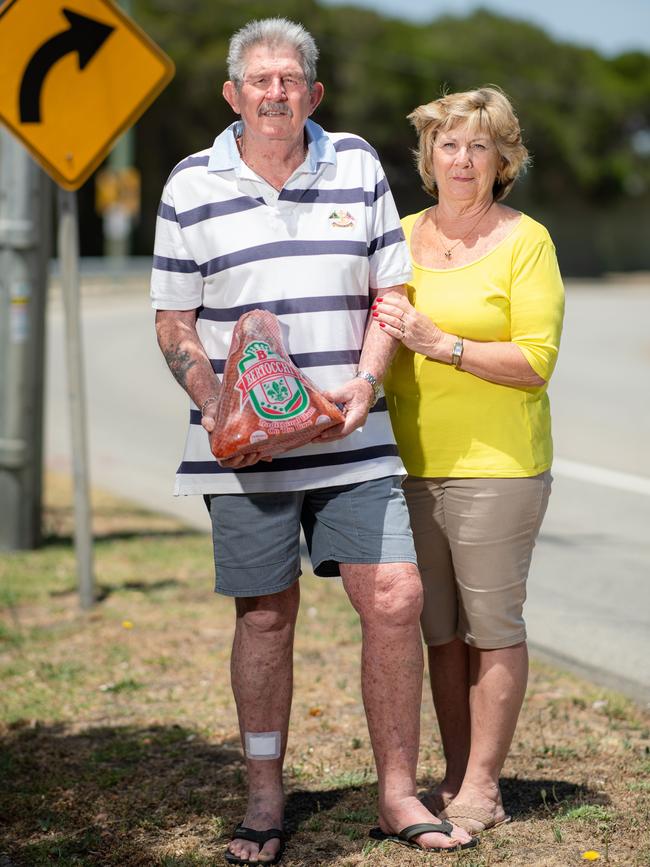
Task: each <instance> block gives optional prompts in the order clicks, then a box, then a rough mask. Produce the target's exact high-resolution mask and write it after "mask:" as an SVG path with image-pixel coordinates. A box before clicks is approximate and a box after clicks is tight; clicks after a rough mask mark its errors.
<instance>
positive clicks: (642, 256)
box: [134, 0, 650, 273]
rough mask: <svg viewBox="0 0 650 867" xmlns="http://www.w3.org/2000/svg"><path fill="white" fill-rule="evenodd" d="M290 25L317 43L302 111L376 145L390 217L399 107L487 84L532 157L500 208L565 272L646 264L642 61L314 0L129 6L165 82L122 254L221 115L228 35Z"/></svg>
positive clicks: (145, 140) (407, 136) (400, 134)
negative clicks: (523, 223) (506, 104)
mask: <svg viewBox="0 0 650 867" xmlns="http://www.w3.org/2000/svg"><path fill="white" fill-rule="evenodd" d="M269 14H273V15H283V16H287V17H289V18H292V19H294V20H298V21H301V22H302V23H304V24H305V26H306V27H307V28H308V29H309V30H310V31H311V32H312V33H313V35H314V37H315V38H316V41H317V43H318V45H319V47H320V50H321V59H320V63H319V78H320V80H321V81H323V82H324V84H325V88H326V96H325V101H324V103H323V104H322V105H321V107H320V108H319V109H318V112H317V114H316V117H315V119H316V120H317V121H318V122H319V123H321V124H322V125H323V126H324V127H325V128H326V129H332V130H348V131H352V132H356V133H359V134H360V135H363V136H364V137H366V138H367V139H368V140H369V141H371V142H372V144H373V145H374V146H375V147H376V148H377V149H378V151H379V153H380V156H381V158H382V161H383V164H384V166H385V168H386V171H387V174H388V177H389V180H390V182H391V185H392V187H393V191H394V193H395V196H396V199H397V202H398V206H399V208H400V211H401V212H402V213H408V212H411V211H413V210H416V209H419V208H422V207H425V206H426V205H427V204H428V202H429V200H428V199H427V197H426V195H425V194H424V193H423V192H422V190H421V189H420V182H419V178H418V176H417V175H416V173H415V171H414V168H413V160H412V157H411V151H412V149H413V147H414V146H415V144H416V140H415V135H414V132H413V130H412V128H411V127H410V124H409V123H408V121H407V120H406V115H407V114H408V113H409V112H410V111H411V110H412V109H413V108H414V107H415V106H416V105H419V104H421V103H423V102H428V101H430V100H432V99H436V98H437V97H438V96H440V95H441V93H442V92H444V91H456V90H467V89H470V88H474V87H476V86H479V85H481V84H488V83H491V84H497V85H499V86H500V87H502V88H503V89H504V90H505V91H506V93H508V95H509V96H510V97H511V99H512V101H513V103H514V105H515V107H516V109H517V112H518V114H519V117H520V120H521V124H522V127H523V130H524V137H525V141H526V143H527V146H528V147H529V150H530V152H531V154H532V157H533V164H532V168H531V169H530V170H529V172H528V174H527V176H526V177H525V178H524V179H523V180H522V181H520V182H519V183H518V185H517V186H516V187H515V192H514V193H513V196H512V204H513V205H514V206H517V207H521V208H523V209H524V210H526V211H527V212H528V213H530V214H531V215H532V216H534V217H537V218H539V219H541V220H542V221H543V222H545V223H546V225H547V226H549V228H550V229H551V231H552V233H553V235H554V238H555V240H556V245H557V247H558V250H559V253H560V258H561V261H562V264H563V266H564V270H565V272H566V273H599V272H601V271H603V270H625V269H633V268H650V245H648V244H647V240H646V238H645V236H644V234H643V229H642V228H641V227H642V225H643V217H644V216H647V212H648V206H649V204H650V56H648V55H647V54H642V53H628V54H624V55H621V56H619V57H616V58H613V59H607V58H604V57H602V56H600V55H599V54H598V53H596V52H595V51H592V50H590V49H586V48H582V47H578V46H575V45H571V44H568V43H562V42H557V41H555V40H553V39H552V38H551V37H549V36H548V35H546V34H545V33H544V31H542V30H540V29H539V28H537V27H534V26H532V25H529V24H527V23H524V22H521V21H515V20H510V19H508V18H504V17H502V16H498V15H494V14H491V13H488V12H486V11H478V12H475V13H474V14H472V15H470V16H469V17H466V18H455V17H443V18H438V19H436V20H434V21H432V22H431V23H428V24H424V25H417V24H412V23H407V22H403V21H397V20H391V19H388V18H385V17H382V16H380V15H378V14H375V13H373V12H371V11H368V10H362V9H358V8H355V7H354V6H349V7H337V8H326V7H321V6H319V5H318V4H317V3H316V2H315V0H277V2H275V3H274V4H273V6H272V10H270V9H269V5H268V4H267V3H265V2H253V0H251V2H248V0H220V2H218V3H217V2H209V0H135V8H134V16H135V18H136V20H138V22H139V23H140V24H141V25H142V26H143V27H144V29H145V30H146V31H147V32H148V33H149V34H150V35H151V37H152V38H153V39H154V40H155V41H156V42H158V43H159V44H160V45H161V46H162V47H163V48H164V49H165V51H167V52H168V53H169V54H170V55H171V57H172V58H173V59H174V61H175V63H176V67H177V74H176V78H175V79H174V81H173V82H172V84H171V85H170V86H169V87H168V88H167V90H166V91H165V92H164V93H163V94H162V96H161V97H160V98H159V99H158V100H157V101H156V103H155V104H154V105H153V106H152V107H151V108H150V109H149V111H148V112H147V113H146V114H145V116H144V117H143V119H142V120H141V121H140V123H139V124H138V127H137V132H136V136H137V138H136V141H137V163H138V166H139V168H140V170H141V171H142V175H143V219H142V222H141V225H140V228H139V233H138V238H137V243H138V252H141V253H144V252H148V251H149V250H150V249H151V243H152V237H153V228H154V220H155V212H156V204H155V203H156V202H157V199H158V197H159V194H160V190H161V187H162V185H163V183H164V180H165V178H166V177H167V175H168V173H169V171H170V170H171V169H172V167H173V166H174V165H175V163H176V162H178V161H179V160H180V159H182V158H183V157H184V156H186V155H187V154H189V153H192V152H194V151H197V150H201V149H203V148H206V147H208V146H209V145H210V144H211V143H212V141H213V139H214V137H215V136H216V135H217V134H218V133H219V132H220V131H221V130H222V129H223V128H224V126H226V125H227V124H228V123H230V122H231V120H232V119H233V115H232V113H231V111H230V109H229V108H228V106H227V105H226V103H225V102H224V100H223V99H222V96H221V86H222V83H223V81H224V80H225V79H226V77H227V74H226V53H227V46H228V39H229V37H230V36H231V34H232V33H233V32H234V30H236V29H237V28H238V27H240V26H242V25H243V24H245V23H246V22H247V21H249V20H251V19H252V18H261V17H266V16H268V15H269Z"/></svg>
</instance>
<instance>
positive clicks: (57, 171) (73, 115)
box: [0, 0, 174, 190]
mask: <svg viewBox="0 0 650 867" xmlns="http://www.w3.org/2000/svg"><path fill="white" fill-rule="evenodd" d="M0 4H1V0H0ZM173 76H174V64H173V63H172V61H171V60H170V59H169V58H168V57H167V55H166V54H164V53H163V52H162V51H161V50H160V49H159V48H158V46H157V45H156V44H155V43H154V42H152V41H151V39H150V38H149V37H148V36H147V35H146V33H144V31H142V30H141V29H140V28H139V27H138V26H137V25H136V24H135V22H134V21H132V20H131V19H130V18H129V17H128V16H127V15H125V14H124V13H123V12H122V11H121V10H120V9H119V8H118V7H117V6H116V5H115V4H114V3H112V2H111V0H69V2H68V0H7V2H5V3H4V5H0V120H2V121H3V122H4V123H5V124H6V125H7V126H8V127H9V129H10V130H11V131H12V132H13V133H14V134H15V135H17V136H18V138H20V140H21V141H22V142H23V144H24V145H25V146H26V147H27V148H28V149H29V150H30V151H31V153H32V154H33V156H34V157H35V158H36V159H37V160H38V162H39V163H40V164H41V165H42V166H43V168H44V169H45V170H46V171H47V172H48V173H49V174H50V175H51V176H52V177H53V178H54V180H55V181H56V182H57V183H59V184H60V185H61V186H62V187H65V188H66V189H68V190H76V189H77V188H78V187H80V186H81V184H83V182H84V181H85V180H86V179H87V178H88V177H89V175H90V174H91V173H92V172H93V171H94V169H96V168H97V166H98V165H99V163H100V162H101V161H102V160H103V159H104V157H105V156H106V154H107V153H108V151H109V150H110V148H111V145H112V144H113V142H114V141H115V139H116V138H118V137H119V136H120V134H121V133H123V132H124V131H125V130H127V129H128V128H129V127H130V126H131V125H132V124H133V123H135V121H136V120H137V119H138V117H140V115H141V114H142V113H143V112H144V111H145V109H146V108H147V107H148V106H149V105H150V104H151V102H153V100H154V99H155V98H156V96H157V95H158V94H159V93H160V91H161V90H162V89H163V88H164V87H165V86H166V85H167V84H168V83H169V82H170V81H171V79H172V78H173Z"/></svg>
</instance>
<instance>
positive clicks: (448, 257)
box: [445, 250, 451, 259]
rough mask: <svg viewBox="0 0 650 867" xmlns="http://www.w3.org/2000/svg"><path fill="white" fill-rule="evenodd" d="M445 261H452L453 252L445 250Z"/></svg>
mask: <svg viewBox="0 0 650 867" xmlns="http://www.w3.org/2000/svg"><path fill="white" fill-rule="evenodd" d="M445 259H451V250H445Z"/></svg>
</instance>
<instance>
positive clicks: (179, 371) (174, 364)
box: [163, 346, 196, 389]
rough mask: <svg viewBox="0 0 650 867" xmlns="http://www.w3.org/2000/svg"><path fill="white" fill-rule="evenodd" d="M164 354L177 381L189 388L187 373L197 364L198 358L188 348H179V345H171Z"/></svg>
mask: <svg viewBox="0 0 650 867" xmlns="http://www.w3.org/2000/svg"><path fill="white" fill-rule="evenodd" d="M163 355H164V356H165V361H166V362H167V366H168V367H169V369H170V370H171V372H172V374H173V375H174V379H175V380H176V382H178V384H179V385H181V386H182V387H183V388H184V389H187V374H188V373H189V371H190V370H191V369H192V368H193V367H194V365H195V364H196V360H195V359H193V358H192V357H191V355H190V353H189V352H188V351H187V350H185V349H179V347H178V346H170V348H169V349H164V350H163Z"/></svg>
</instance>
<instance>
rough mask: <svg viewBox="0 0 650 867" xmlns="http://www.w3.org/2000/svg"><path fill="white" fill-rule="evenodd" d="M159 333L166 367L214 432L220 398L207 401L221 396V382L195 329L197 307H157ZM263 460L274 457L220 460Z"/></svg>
mask: <svg viewBox="0 0 650 867" xmlns="http://www.w3.org/2000/svg"><path fill="white" fill-rule="evenodd" d="M156 334H157V336H158V345H159V346H160V349H161V351H162V354H163V355H164V356H165V361H166V362H167V367H169V369H170V370H171V372H172V374H173V376H174V379H175V380H176V382H177V383H178V384H179V385H180V386H182V387H183V388H184V389H185V391H186V392H187V393H188V394H189V396H190V397H191V398H192V400H193V401H194V403H195V404H196V405H197V406H198V407H200V408H201V410H202V412H201V424H202V426H203V427H204V428H205V430H206V431H207V432H208V434H211V433H212V431H213V430H214V427H215V418H216V415H217V401H216V400H210V401H209V402H208V403H207V404H206V401H208V399H209V398H217V397H218V396H219V392H220V391H221V383H220V382H219V380H218V379H217V376H216V374H215V372H214V371H213V369H212V365H211V364H210V359H209V358H208V356H207V355H206V353H205V349H204V348H203V344H202V343H201V341H200V340H199V335H198V334H197V332H196V310H157V311H156ZM260 459H261V460H263V461H270V460H271V458H260V455H259V454H258V453H257V452H252V453H251V454H248V455H240V456H238V457H234V458H229V459H228V460H224V461H218V463H219V464H220V465H221V466H222V467H230V468H231V469H242V468H243V467H249V466H251V465H252V464H255V463H257V461H259V460H260Z"/></svg>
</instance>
